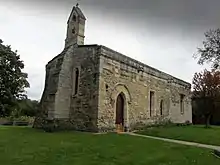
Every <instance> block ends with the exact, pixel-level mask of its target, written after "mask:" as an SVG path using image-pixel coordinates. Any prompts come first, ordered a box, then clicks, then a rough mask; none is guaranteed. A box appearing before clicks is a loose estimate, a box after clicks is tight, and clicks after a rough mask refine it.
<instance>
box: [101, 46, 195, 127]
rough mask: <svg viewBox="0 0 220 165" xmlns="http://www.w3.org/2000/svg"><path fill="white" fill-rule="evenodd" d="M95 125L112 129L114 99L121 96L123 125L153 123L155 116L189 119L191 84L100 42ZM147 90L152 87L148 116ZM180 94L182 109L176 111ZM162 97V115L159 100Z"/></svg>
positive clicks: (155, 119) (179, 119)
mask: <svg viewBox="0 0 220 165" xmlns="http://www.w3.org/2000/svg"><path fill="white" fill-rule="evenodd" d="M99 81H100V86H99V113H98V127H99V129H100V130H106V129H110V130H114V129H115V117H116V114H115V113H116V99H117V96H118V94H120V93H121V92H122V93H123V95H124V99H125V116H124V118H125V126H126V127H128V128H130V129H135V127H136V126H137V125H140V124H148V123H153V122H155V121H157V120H159V119H165V118H166V119H170V120H172V121H173V122H180V123H181V122H185V121H186V120H189V121H192V117H191V114H192V113H191V98H190V88H191V85H190V84H189V83H187V82H184V81H182V80H180V79H177V78H175V77H173V76H171V75H168V74H166V73H163V72H161V71H159V70H156V69H154V68H152V67H149V66H147V65H145V64H143V63H140V62H138V61H136V60H134V59H131V58H129V57H126V56H124V55H122V54H120V53H118V52H115V51H113V50H111V49H109V48H106V47H103V46H101V57H100V80H99ZM150 91H154V93H155V97H154V107H153V110H152V115H151V116H150V105H149V100H150V97H149V95H150ZM180 94H184V95H185V98H184V113H183V114H181V112H180V105H179V100H180ZM161 100H163V110H162V115H161V112H160V102H161Z"/></svg>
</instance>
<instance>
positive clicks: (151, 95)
mask: <svg viewBox="0 0 220 165" xmlns="http://www.w3.org/2000/svg"><path fill="white" fill-rule="evenodd" d="M153 108H154V92H153V91H150V116H152V111H153Z"/></svg>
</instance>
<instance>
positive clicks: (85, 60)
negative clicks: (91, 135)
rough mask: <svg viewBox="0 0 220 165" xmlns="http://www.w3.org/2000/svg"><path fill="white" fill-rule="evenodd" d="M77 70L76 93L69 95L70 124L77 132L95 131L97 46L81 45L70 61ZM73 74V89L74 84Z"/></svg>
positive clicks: (97, 68)
mask: <svg viewBox="0 0 220 165" xmlns="http://www.w3.org/2000/svg"><path fill="white" fill-rule="evenodd" d="M72 66H73V68H72V69H73V71H74V69H75V68H78V69H79V82H78V84H79V85H78V92H77V94H76V95H75V94H74V93H72V95H71V104H70V122H71V123H72V124H73V125H74V127H75V128H76V129H77V130H86V131H97V111H98V110H97V109H98V86H99V81H98V78H99V50H98V47H97V45H81V46H79V47H78V48H77V49H76V52H75V56H73V61H72ZM74 79H75V78H74V73H73V81H72V82H73V87H74V86H75V84H74Z"/></svg>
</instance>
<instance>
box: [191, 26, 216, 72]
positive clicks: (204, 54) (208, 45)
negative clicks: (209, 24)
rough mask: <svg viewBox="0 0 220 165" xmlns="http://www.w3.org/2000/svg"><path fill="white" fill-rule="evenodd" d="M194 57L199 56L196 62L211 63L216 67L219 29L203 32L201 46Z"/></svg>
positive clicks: (201, 63)
mask: <svg viewBox="0 0 220 165" xmlns="http://www.w3.org/2000/svg"><path fill="white" fill-rule="evenodd" d="M194 57H195V58H199V60H198V64H200V65H203V64H204V63H205V62H206V63H211V65H212V67H213V68H215V69H216V68H218V67H219V63H220V29H219V28H218V29H211V30H209V31H207V32H206V33H205V41H203V47H202V48H198V52H197V54H195V55H194Z"/></svg>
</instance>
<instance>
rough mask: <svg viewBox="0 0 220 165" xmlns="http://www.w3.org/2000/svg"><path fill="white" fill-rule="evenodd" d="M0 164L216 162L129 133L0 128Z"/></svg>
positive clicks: (199, 151)
mask: <svg viewBox="0 0 220 165" xmlns="http://www.w3.org/2000/svg"><path fill="white" fill-rule="evenodd" d="M0 164H2V165H43V164H44V165H98V164H100V165H122V164H124V165H147V164H149V165H171V164H172V165H207V164H211V165H219V164H220V159H217V158H216V157H214V156H213V155H212V154H211V152H210V150H207V149H201V148H195V147H189V146H184V145H177V144H173V143H167V142H162V141H158V140H152V139H147V138H143V137H134V136H129V135H117V134H113V133H112V134H103V135H93V134H89V133H76V132H60V133H44V132H42V131H39V130H34V129H31V128H18V127H0Z"/></svg>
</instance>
